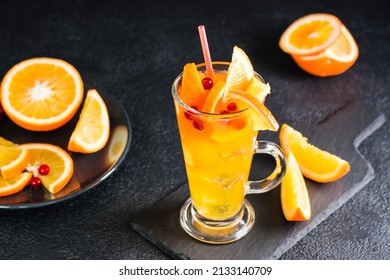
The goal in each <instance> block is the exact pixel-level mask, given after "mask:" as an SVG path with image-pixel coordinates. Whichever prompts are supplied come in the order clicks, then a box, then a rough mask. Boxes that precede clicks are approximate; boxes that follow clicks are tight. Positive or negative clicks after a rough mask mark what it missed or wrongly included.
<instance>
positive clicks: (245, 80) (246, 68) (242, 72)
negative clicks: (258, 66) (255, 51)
mask: <svg viewBox="0 0 390 280" xmlns="http://www.w3.org/2000/svg"><path fill="white" fill-rule="evenodd" d="M253 76H254V71H253V66H252V63H251V61H250V60H249V58H248V56H247V55H246V53H245V52H244V51H243V50H242V49H240V48H239V47H237V46H234V48H233V55H232V61H231V63H230V65H229V68H228V73H227V77H226V93H228V92H229V91H232V90H245V88H246V87H247V86H248V84H249V82H250V81H251V80H252V78H253Z"/></svg>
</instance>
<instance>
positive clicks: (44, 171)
mask: <svg viewBox="0 0 390 280" xmlns="http://www.w3.org/2000/svg"><path fill="white" fill-rule="evenodd" d="M38 172H39V174H41V175H47V174H49V172H50V167H49V166H48V165H47V164H42V165H41V166H39V168H38Z"/></svg>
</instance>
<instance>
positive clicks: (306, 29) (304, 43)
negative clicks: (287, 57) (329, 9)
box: [279, 14, 342, 55]
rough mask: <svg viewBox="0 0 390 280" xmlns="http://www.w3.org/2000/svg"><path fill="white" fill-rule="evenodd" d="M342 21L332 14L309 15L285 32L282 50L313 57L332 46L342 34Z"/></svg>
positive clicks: (294, 23) (281, 42) (280, 41)
mask: <svg viewBox="0 0 390 280" xmlns="http://www.w3.org/2000/svg"><path fill="white" fill-rule="evenodd" d="M341 26H342V23H341V21H340V20H339V19H338V18H337V17H336V16H334V15H330V14H309V15H306V16H304V17H301V18H299V19H297V20H295V21H294V22H293V23H292V24H291V25H290V26H288V27H287V29H286V30H285V31H284V32H283V34H282V36H281V37H280V40H279V46H280V48H281V49H282V50H283V51H284V52H286V53H289V54H294V55H312V54H315V53H319V52H321V51H323V50H325V49H326V48H328V47H329V46H331V45H332V44H333V43H334V42H335V41H336V40H337V38H338V37H339V36H340V34H341Z"/></svg>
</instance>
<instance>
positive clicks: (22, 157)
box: [0, 137, 31, 179]
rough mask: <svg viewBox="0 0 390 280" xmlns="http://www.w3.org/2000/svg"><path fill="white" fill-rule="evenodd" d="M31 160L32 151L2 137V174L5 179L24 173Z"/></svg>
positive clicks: (0, 164)
mask: <svg viewBox="0 0 390 280" xmlns="http://www.w3.org/2000/svg"><path fill="white" fill-rule="evenodd" d="M30 158H31V153H30V151H28V150H26V149H23V148H21V147H20V146H18V145H16V144H14V143H12V142H11V141H8V140H6V139H4V138H2V137H0V174H1V176H2V177H3V178H4V179H9V178H12V177H14V176H16V175H19V174H20V173H22V171H23V170H24V169H25V168H26V166H27V164H28V163H29V161H30Z"/></svg>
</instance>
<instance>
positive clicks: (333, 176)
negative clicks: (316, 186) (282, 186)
mask: <svg viewBox="0 0 390 280" xmlns="http://www.w3.org/2000/svg"><path fill="white" fill-rule="evenodd" d="M279 139H280V145H281V147H282V149H283V151H284V152H285V153H286V154H289V153H290V152H292V153H293V154H294V156H295V158H296V160H297V162H298V165H299V168H300V170H301V172H302V174H303V176H305V177H306V178H309V179H311V180H313V181H316V182H322V183H326V182H333V181H336V180H338V179H340V178H341V177H343V176H344V175H345V174H347V173H348V172H349V170H350V166H349V163H348V162H347V161H345V160H343V159H341V158H340V157H338V156H336V155H333V154H331V153H329V152H327V151H324V150H321V149H319V148H317V147H316V146H314V145H311V144H309V143H308V140H307V138H306V137H304V136H303V135H302V134H301V133H300V132H299V131H296V130H295V129H293V128H292V127H290V126H288V125H287V124H283V125H282V128H281V129H280V134H279Z"/></svg>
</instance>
